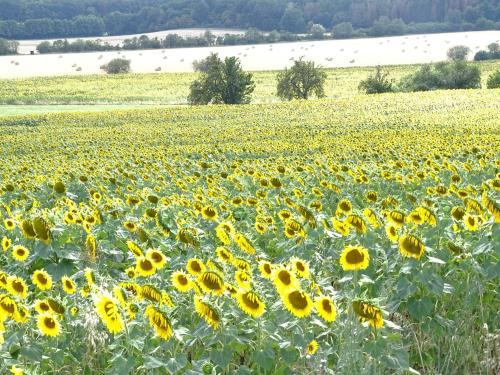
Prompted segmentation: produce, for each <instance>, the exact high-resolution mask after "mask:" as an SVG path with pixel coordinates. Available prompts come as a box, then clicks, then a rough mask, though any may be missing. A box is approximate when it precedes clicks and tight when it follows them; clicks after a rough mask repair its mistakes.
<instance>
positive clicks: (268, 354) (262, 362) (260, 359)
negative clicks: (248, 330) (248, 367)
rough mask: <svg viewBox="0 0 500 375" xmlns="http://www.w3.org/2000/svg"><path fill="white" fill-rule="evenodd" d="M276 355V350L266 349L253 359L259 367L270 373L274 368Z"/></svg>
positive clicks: (256, 353) (256, 354)
mask: <svg viewBox="0 0 500 375" xmlns="http://www.w3.org/2000/svg"><path fill="white" fill-rule="evenodd" d="M274 355H275V354H274V350H273V349H272V348H266V349H263V350H257V351H256V352H255V353H254V355H253V358H252V359H253V362H255V363H256V364H257V366H259V367H260V368H262V369H264V370H266V371H269V370H271V368H272V367H273V366H274Z"/></svg>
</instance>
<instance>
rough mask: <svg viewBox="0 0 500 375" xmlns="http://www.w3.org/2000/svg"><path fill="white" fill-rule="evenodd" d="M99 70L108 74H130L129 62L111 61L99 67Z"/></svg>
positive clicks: (124, 60)
mask: <svg viewBox="0 0 500 375" xmlns="http://www.w3.org/2000/svg"><path fill="white" fill-rule="evenodd" d="M101 69H102V70H104V71H106V73H108V74H119V73H128V72H130V60H127V59H113V60H111V61H110V62H109V63H107V64H105V65H101Z"/></svg>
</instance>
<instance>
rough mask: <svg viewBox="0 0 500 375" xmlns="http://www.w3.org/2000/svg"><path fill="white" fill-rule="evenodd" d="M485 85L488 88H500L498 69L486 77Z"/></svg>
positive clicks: (499, 71) (499, 70) (499, 72)
mask: <svg viewBox="0 0 500 375" xmlns="http://www.w3.org/2000/svg"><path fill="white" fill-rule="evenodd" d="M486 87H488V88H489V89H498V88H500V69H498V70H496V71H495V72H493V73H491V75H490V76H489V77H488V82H487V83H486Z"/></svg>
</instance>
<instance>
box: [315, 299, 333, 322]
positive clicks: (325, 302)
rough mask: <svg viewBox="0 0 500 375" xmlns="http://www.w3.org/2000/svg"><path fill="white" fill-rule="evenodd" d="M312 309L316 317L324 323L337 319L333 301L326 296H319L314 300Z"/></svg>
mask: <svg viewBox="0 0 500 375" xmlns="http://www.w3.org/2000/svg"><path fill="white" fill-rule="evenodd" d="M314 307H315V309H316V312H317V313H318V315H319V316H320V317H321V318H323V320H324V321H326V322H333V321H335V319H336V317H337V309H336V308H335V304H334V303H333V300H332V299H331V298H329V297H327V296H319V297H318V298H316V299H315V300H314Z"/></svg>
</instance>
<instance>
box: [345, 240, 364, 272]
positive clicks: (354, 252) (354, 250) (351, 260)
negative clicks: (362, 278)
mask: <svg viewBox="0 0 500 375" xmlns="http://www.w3.org/2000/svg"><path fill="white" fill-rule="evenodd" d="M369 262H370V254H368V250H367V249H365V248H364V247H363V246H359V245H358V246H346V247H345V248H344V250H343V251H342V253H341V254H340V265H341V266H342V269H343V270H344V271H356V270H364V269H366V268H368V264H369Z"/></svg>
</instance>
